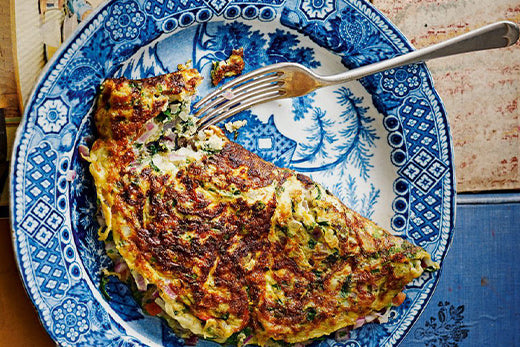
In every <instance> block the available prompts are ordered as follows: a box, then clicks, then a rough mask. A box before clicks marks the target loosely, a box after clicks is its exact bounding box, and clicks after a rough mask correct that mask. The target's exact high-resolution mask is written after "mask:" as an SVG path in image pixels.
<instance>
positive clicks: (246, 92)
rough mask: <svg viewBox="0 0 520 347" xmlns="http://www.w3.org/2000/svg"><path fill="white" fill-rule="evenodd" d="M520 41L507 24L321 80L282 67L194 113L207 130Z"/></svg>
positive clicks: (229, 87) (237, 85) (259, 73)
mask: <svg viewBox="0 0 520 347" xmlns="http://www.w3.org/2000/svg"><path fill="white" fill-rule="evenodd" d="M518 37H519V28H518V25H517V24H515V23H513V22H509V21H501V22H496V23H493V24H489V25H486V26H484V27H481V28H479V29H476V30H473V31H470V32H468V33H466V34H462V35H460V36H457V37H454V38H451V39H449V40H446V41H443V42H440V43H437V44H434V45H431V46H428V47H425V48H421V49H419V50H416V51H412V52H409V53H406V54H403V55H400V56H397V57H394V58H391V59H387V60H382V61H379V62H377V63H373V64H369V65H365V66H362V67H358V68H355V69H353V70H349V71H346V72H343V73H339V74H336V75H330V76H321V75H318V74H316V73H314V72H312V71H311V70H309V69H308V68H306V67H305V66H303V65H300V64H296V63H278V64H273V65H269V66H265V67H262V68H259V69H257V70H254V71H251V72H249V73H247V74H244V75H242V76H240V77H238V78H235V79H234V80H232V81H231V82H229V83H226V84H225V85H224V86H222V87H221V88H219V89H216V90H215V91H213V92H212V93H210V94H208V95H207V96H206V97H204V98H203V99H201V100H200V101H198V102H197V103H196V104H195V105H194V106H193V109H194V110H195V116H196V117H198V118H199V119H198V120H197V127H198V129H199V130H203V129H205V128H207V127H208V126H210V125H213V124H216V123H218V122H220V121H223V120H225V119H227V118H229V117H231V116H232V115H234V114H236V113H238V112H241V111H243V110H245V109H248V108H250V107H252V106H254V105H258V104H262V103H265V102H268V101H272V100H276V99H284V98H292V97H297V96H302V95H305V94H308V93H310V92H312V91H314V90H316V89H318V88H321V87H326V86H332V85H336V84H340V83H345V82H349V81H352V80H356V79H360V78H362V77H365V76H368V75H372V74H375V73H378V72H381V71H385V70H389V69H392V68H396V67H400V66H403V65H408V64H413V63H418V62H425V61H427V60H430V59H435V58H440V57H446V56H450V55H454V54H460V53H467V52H473V51H480V50H486V49H492V48H501V47H507V46H510V45H512V44H514V43H515V42H516V41H517V40H518Z"/></svg>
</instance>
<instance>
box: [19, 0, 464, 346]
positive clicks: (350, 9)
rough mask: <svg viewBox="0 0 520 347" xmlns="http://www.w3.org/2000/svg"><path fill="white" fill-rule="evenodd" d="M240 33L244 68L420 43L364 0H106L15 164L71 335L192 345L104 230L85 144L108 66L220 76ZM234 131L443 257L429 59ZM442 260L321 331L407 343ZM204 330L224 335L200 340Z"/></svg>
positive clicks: (318, 62) (60, 337)
mask: <svg viewBox="0 0 520 347" xmlns="http://www.w3.org/2000/svg"><path fill="white" fill-rule="evenodd" d="M238 47H244V51H245V60H246V64H247V65H246V70H252V69H254V68H256V67H259V66H263V65H267V64H271V63H275V62H280V61H295V62H299V63H302V64H304V65H306V66H308V67H310V68H312V69H315V70H317V71H319V72H321V73H337V72H340V71H342V70H344V69H345V68H354V67H356V66H360V65H364V64H368V63H371V62H375V61H379V60H381V59H386V58H390V57H392V56H395V55H398V54H402V53H405V52H408V51H410V50H411V49H412V48H411V46H410V44H409V43H408V42H407V41H406V39H405V38H404V37H403V35H402V34H401V33H400V32H399V31H398V30H397V29H396V28H395V27H394V26H393V25H392V24H391V23H389V22H388V21H387V20H386V19H385V18H384V17H383V16H382V15H381V14H380V13H379V12H378V11H377V10H375V9H374V8H373V7H372V6H371V5H370V4H368V3H366V2H364V1H359V0H238V1H232V0H204V1H202V0H155V1H152V0H139V1H137V0H124V1H113V2H109V3H107V4H106V5H104V6H103V7H101V8H100V9H99V10H97V11H96V12H95V13H94V14H93V15H92V16H91V18H90V20H88V21H87V22H86V23H85V24H83V25H82V26H81V27H80V28H79V29H78V30H77V32H76V34H75V35H74V36H73V37H72V38H71V39H70V40H69V41H68V42H67V43H66V44H65V45H64V46H63V47H62V48H61V49H60V50H59V51H58V52H57V53H56V55H55V56H54V58H53V60H52V61H51V62H50V63H49V64H48V66H47V69H46V70H45V72H44V73H43V74H42V76H41V77H40V79H39V81H38V82H37V84H36V87H35V89H34V92H33V94H32V96H31V98H30V100H29V102H28V104H27V107H26V111H25V117H24V121H23V122H22V124H21V125H20V127H19V130H18V133H17V138H16V143H15V148H14V152H13V160H12V167H11V169H12V170H11V183H10V188H11V216H12V226H13V241H14V246H15V252H16V257H17V260H18V265H19V268H20V272H21V275H22V278H23V281H24V283H25V286H26V289H27V292H28V293H29V295H30V297H31V299H32V300H33V302H34V305H35V306H36V309H37V311H38V313H39V316H40V319H41V321H42V323H43V325H44V326H45V328H46V329H47V330H48V332H49V334H50V335H51V336H52V338H53V339H54V340H56V341H57V342H58V343H59V344H61V345H64V346H70V345H86V346H94V345H106V346H111V345H114V346H115V345H117V346H126V345H135V346H141V345H143V346H145V345H146V346H147V345H163V346H180V345H183V343H184V342H183V340H182V339H180V338H178V337H176V336H175V335H174V334H173V333H172V331H171V330H170V329H169V328H168V326H167V325H166V324H165V323H164V322H163V321H162V320H160V319H157V318H155V317H150V316H148V315H146V314H144V313H143V312H142V310H141V308H140V307H139V306H138V305H137V304H136V302H135V301H134V300H133V299H132V298H131V296H130V293H129V290H128V288H127V287H126V286H125V285H124V284H122V283H119V282H118V281H116V280H114V279H111V280H110V281H109V283H108V284H107V288H106V289H107V292H108V294H109V295H110V296H111V300H110V301H106V300H105V299H104V297H103V295H102V294H101V293H100V291H99V281H100V270H101V269H102V268H105V267H108V266H110V259H109V258H108V257H107V256H106V254H105V252H104V249H103V246H102V243H101V242H100V241H98V240H97V228H98V223H97V220H96V218H95V213H96V209H97V207H96V199H95V191H94V187H93V183H92V179H91V177H90V176H89V174H88V167H87V164H86V163H85V162H84V161H82V160H81V159H80V158H79V154H78V151H77V148H78V146H79V145H80V144H85V145H91V144H92V141H93V136H94V135H93V124H92V107H93V104H94V101H95V95H96V91H97V88H98V86H99V84H100V83H101V81H102V80H103V79H104V78H107V77H113V76H125V77H130V78H144V77H149V76H153V75H158V74H162V73H166V72H169V71H172V70H175V69H176V66H177V64H179V63H184V62H185V61H187V60H191V61H192V62H193V64H194V66H195V67H197V68H198V69H200V70H201V72H202V74H203V75H204V76H207V77H208V78H206V81H205V82H204V83H203V85H202V86H201V89H200V95H204V94H206V93H207V92H208V91H209V90H210V89H211V88H212V87H211V85H210V83H209V70H210V67H211V62H212V61H214V60H220V59H223V58H225V57H226V56H227V55H228V54H229V53H230V52H231V50H232V49H233V48H238ZM235 119H246V120H247V121H248V124H247V126H246V127H244V128H242V129H240V131H239V133H238V135H237V136H236V138H235V134H229V136H230V137H231V138H232V139H235V140H236V141H237V142H238V143H240V144H242V145H243V146H244V147H246V148H248V149H250V150H251V151H253V152H256V153H258V154H259V155H260V156H262V157H263V158H265V159H266V160H270V161H272V162H274V163H276V164H277V165H280V166H284V167H289V168H291V169H294V170H297V171H299V172H304V173H306V174H308V175H310V176H311V177H312V178H313V179H315V180H317V181H319V182H321V183H322V184H324V185H325V186H326V187H327V188H329V189H330V190H331V191H332V192H333V193H334V194H336V195H337V196H338V197H339V198H340V199H342V200H343V201H344V202H345V203H347V204H348V205H349V206H351V207H352V208H354V209H355V210H357V211H359V212H360V213H362V214H363V215H365V216H367V217H370V218H372V219H374V220H375V221H376V222H378V223H379V224H380V225H382V226H383V227H386V228H388V229H390V230H392V231H393V232H394V233H396V234H398V235H400V236H402V237H405V238H407V239H408V240H410V241H411V242H414V243H415V244H418V245H421V246H423V247H424V248H425V249H426V250H427V251H428V252H429V253H430V254H432V257H433V259H434V260H436V261H439V262H441V263H442V260H443V258H444V256H445V254H446V251H447V249H448V247H449V244H450V241H451V237H452V228H453V220H454V199H455V190H454V185H455V183H454V172H453V162H452V149H451V140H450V135H449V128H448V124H447V119H446V115H445V111H444V108H443V106H442V103H441V101H440V98H439V97H438V95H437V94H436V92H435V90H434V88H433V85H432V81H431V78H430V75H429V72H428V70H427V68H426V66H425V65H422V64H418V65H411V66H406V67H402V68H397V69H392V70H389V71H385V72H382V73H378V74H376V75H373V76H370V77H367V78H364V79H362V80H361V81H356V82H351V83H347V84H345V85H342V86H337V87H331V88H325V89H322V90H319V91H316V92H314V93H312V94H310V95H308V96H304V97H301V98H297V99H293V100H283V101H278V102H275V103H271V104H266V105H261V106H259V107H256V108H254V109H251V110H248V111H245V112H243V113H241V114H239V115H236V116H235ZM438 277H439V273H438V272H437V273H434V274H425V275H424V276H422V277H421V278H419V279H417V280H415V281H414V282H412V283H411V284H410V285H408V286H407V289H406V293H407V299H406V301H405V302H404V304H403V305H401V306H399V307H397V308H394V309H393V310H392V314H391V320H390V321H389V322H388V323H385V324H367V325H365V326H364V327H362V328H360V329H356V330H354V331H353V332H352V333H351V336H350V339H349V340H348V341H343V342H336V341H334V340H333V337H330V338H328V339H326V340H324V341H320V342H314V345H319V346H395V345H397V344H398V343H399V342H400V341H401V340H402V339H403V337H404V335H405V334H406V333H407V331H408V330H409V329H410V327H411V325H412V324H413V322H414V321H415V320H416V319H417V317H418V315H419V314H420V312H421V311H422V310H423V308H424V306H425V305H426V304H427V302H428V300H429V298H430V297H431V295H432V291H433V289H434V287H435V285H436V283H437V281H438ZM199 345H208V346H209V345H216V344H215V343H212V342H209V341H199Z"/></svg>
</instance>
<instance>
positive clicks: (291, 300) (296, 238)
mask: <svg viewBox="0 0 520 347" xmlns="http://www.w3.org/2000/svg"><path fill="white" fill-rule="evenodd" d="M185 71H186V70H181V71H180V72H178V73H177V74H180V75H182V76H180V77H179V76H177V77H174V78H173V77H172V76H168V75H166V76H168V77H156V78H155V79H153V80H147V81H144V82H141V84H142V86H141V91H140V93H143V92H144V95H153V97H154V98H155V99H154V101H153V102H152V101H149V100H147V99H146V98H144V97H139V96H137V95H136V94H135V93H134V91H135V87H132V85H133V83H135V81H130V80H124V79H118V80H107V81H106V82H105V83H104V88H103V92H102V97H101V98H100V102H99V104H98V108H97V113H96V124H97V127H98V132H99V134H100V135H101V136H100V138H99V139H98V140H97V141H96V142H95V144H94V146H93V148H92V151H91V153H90V158H89V160H90V161H91V168H90V171H91V173H92V174H93V176H94V179H95V183H96V188H97V192H98V197H99V200H100V202H101V207H102V210H103V214H104V217H105V219H106V223H107V227H106V229H103V230H102V231H101V233H100V235H101V237H102V238H106V237H107V236H108V235H109V233H110V232H111V236H112V238H113V241H114V242H115V246H116V248H117V251H118V253H119V254H120V256H121V257H122V259H124V261H125V262H126V263H127V264H128V267H129V268H130V270H131V272H132V273H133V274H134V277H135V276H141V277H142V278H144V279H145V280H146V283H147V284H148V286H149V287H150V286H154V288H155V287H156V288H157V289H158V291H159V295H160V298H159V299H157V300H156V302H157V303H158V304H159V306H160V307H161V309H162V314H163V316H165V317H167V319H168V322H169V323H170V324H171V325H172V327H174V328H175V329H177V331H178V333H179V334H188V335H189V334H190V333H194V334H196V335H198V336H201V337H204V338H208V339H212V340H215V341H217V342H221V343H223V342H226V341H227V342H232V343H237V344H242V343H256V344H260V345H266V344H267V345H269V344H273V343H274V341H285V342H289V343H295V342H302V341H307V340H309V339H312V338H316V337H320V336H322V335H326V334H329V333H332V332H334V331H336V330H338V329H341V328H344V327H349V326H354V325H355V324H356V322H357V321H358V319H360V318H364V317H367V316H370V315H373V314H374V312H376V311H382V310H384V309H386V308H387V307H389V306H391V305H392V300H393V299H394V298H395V296H396V295H397V294H398V293H400V292H401V291H402V290H403V287H404V286H405V285H406V284H407V283H408V282H410V281H411V280H413V279H414V278H416V277H418V276H420V275H421V274H422V272H423V270H424V269H425V268H426V267H431V268H432V269H433V268H435V266H436V264H434V263H432V262H431V261H430V256H429V255H428V254H427V253H426V252H425V251H424V250H422V249H421V248H420V247H417V246H414V245H412V244H410V243H408V242H407V241H405V240H404V239H402V238H399V237H396V236H393V235H391V234H390V233H388V232H387V231H385V230H383V229H381V228H380V227H378V226H377V225H376V224H375V223H373V222H371V221H369V220H367V219H365V218H363V217H362V216H360V215H359V214H357V213H356V212H354V211H352V210H350V209H349V208H347V207H346V206H344V205H343V204H342V203H341V202H340V201H339V200H338V199H337V198H335V197H334V196H332V195H331V194H330V193H329V192H328V191H327V190H326V189H324V188H323V187H321V186H320V185H319V184H317V183H315V182H313V181H312V180H311V179H310V178H308V177H307V176H304V175H300V174H297V173H295V172H293V171H291V170H288V169H281V168H278V167H276V166H274V165H273V164H271V163H269V162H266V161H264V160H262V159H261V158H260V157H258V156H257V155H255V154H253V153H251V152H249V151H247V150H245V149H244V148H243V147H241V146H240V145H238V144H236V143H233V142H231V141H229V140H228V139H227V138H226V137H225V136H224V134H223V132H222V131H221V130H220V129H219V128H215V127H212V128H211V129H209V130H206V131H204V132H203V133H198V134H197V133H195V134H194V135H191V134H188V135H186V134H185V130H186V129H188V128H190V127H189V126H186V123H190V122H191V123H193V120H192V119H190V118H189V117H188V118H186V119H183V118H185V117H184V114H183V112H185V108H186V107H188V106H187V105H188V104H187V102H184V101H183V102H184V104H183V105H184V108H183V107H180V109H181V111H178V109H179V107H177V104H178V102H177V100H179V99H184V98H186V96H182V97H180V98H179V99H176V98H175V97H172V96H173V94H170V95H165V93H164V88H163V89H162V90H163V92H157V87H156V85H158V84H159V85H160V84H163V83H164V81H163V79H166V80H176V81H182V82H181V83H179V82H177V84H176V85H178V86H181V87H180V88H181V92H180V93H179V94H182V93H184V95H190V94H192V90H193V88H192V87H193V86H194V85H196V84H197V83H198V81H199V80H200V78H199V77H198V75H196V74H194V73H193V71H191V70H190V73H189V74H187V73H186V72H185ZM193 81H196V82H197V83H193ZM107 88H110V89H107ZM148 89H153V91H154V92H151V91H149V90H148ZM108 90H109V91H108ZM128 90H132V93H131V94H129V99H124V95H126V94H127V93H128V92H127V91H128ZM139 95H141V94H139ZM115 96H117V98H118V99H117V100H123V102H113V100H114V97H115ZM162 98H165V99H166V100H169V101H168V103H173V104H174V105H173V106H172V107H171V109H172V110H175V112H177V111H178V114H176V115H173V114H172V112H170V111H169V109H167V108H166V106H158V107H155V106H154V105H156V104H157V105H158V104H159V103H158V100H162ZM104 99H106V100H110V101H109V102H108V103H107V102H106V101H104ZM129 100H130V102H131V103H134V104H135V103H136V102H137V104H139V105H144V104H146V105H151V106H150V112H149V113H147V115H146V116H145V117H144V118H142V115H141V114H138V113H139V112H138V111H132V110H130V108H129V107H128V106H127V103H128V101H129ZM171 100H173V101H171ZM106 105H108V107H107V106H106ZM168 107H170V106H168ZM134 110H135V108H134ZM179 117H180V118H179ZM123 118H124V119H123ZM141 119H142V120H143V121H140V120H141ZM134 120H135V122H137V123H138V124H134ZM139 122H140V123H139ZM152 123H153V124H152ZM172 123H173V124H174V126H173V127H172V126H171V124H172ZM150 124H152V125H153V126H152V125H150ZM143 128H144V129H145V130H144V131H143ZM109 129H110V130H109ZM171 129H177V130H176V131H172V130H171ZM183 131H184V133H183ZM147 132H149V133H151V135H150V134H147ZM143 133H144V135H143Z"/></svg>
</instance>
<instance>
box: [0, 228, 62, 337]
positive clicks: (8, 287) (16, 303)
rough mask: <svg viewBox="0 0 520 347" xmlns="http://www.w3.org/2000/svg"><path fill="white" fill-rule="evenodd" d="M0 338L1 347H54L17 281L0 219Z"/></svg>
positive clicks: (7, 231)
mask: <svg viewBox="0 0 520 347" xmlns="http://www.w3.org/2000/svg"><path fill="white" fill-rule="evenodd" d="M0 336H1V343H0V345H2V346H40V347H45V346H49V347H50V346H55V344H54V342H53V341H52V339H51V338H50V337H49V335H48V334H47V332H46V331H45V329H44V328H43V326H42V325H41V323H40V321H39V320H38V316H37V314H36V309H35V308H34V306H33V305H32V302H31V300H30V299H29V297H28V296H27V293H26V292H25V289H24V287H23V284H22V280H21V279H20V275H19V273H18V267H17V265H16V263H15V260H14V254H13V245H12V241H11V231H10V227H9V220H8V219H0Z"/></svg>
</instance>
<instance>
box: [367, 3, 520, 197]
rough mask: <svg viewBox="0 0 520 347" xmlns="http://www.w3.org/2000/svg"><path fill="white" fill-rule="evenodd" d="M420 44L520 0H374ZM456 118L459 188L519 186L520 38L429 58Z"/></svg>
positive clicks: (489, 18) (516, 17)
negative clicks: (508, 44)
mask: <svg viewBox="0 0 520 347" xmlns="http://www.w3.org/2000/svg"><path fill="white" fill-rule="evenodd" d="M373 4H374V5H375V6H376V7H378V8H379V9H380V10H381V11H382V12H383V13H384V14H385V15H386V16H387V17H388V18H390V20H392V21H393V22H394V23H395V24H396V25H397V26H398V27H399V28H400V29H401V31H403V33H404V34H405V35H406V36H407V37H408V38H409V39H410V41H411V42H412V44H414V45H415V46H416V47H417V48H420V47H424V46H426V45H429V44H432V43H435V42H438V41H440V40H444V39H448V38H451V37H453V36H455V35H458V34H461V33H464V32H466V31H469V30H472V29H476V28H478V27H480V26H483V25H485V24H489V23H492V22H494V21H498V20H504V19H508V20H512V21H514V22H517V23H518V22H520V2H519V1H518V0H463V1H452V0H374V1H373ZM428 67H429V68H430V71H431V73H432V76H433V79H434V82H435V88H436V90H437V92H438V93H439V94H440V96H441V98H442V100H443V102H444V104H445V106H446V109H447V112H448V118H449V121H450V125H451V130H452V135H453V142H454V150H455V166H456V171H455V173H456V176H457V191H458V192H471V191H488V190H504V189H519V188H520V167H519V165H518V159H519V158H520V140H519V134H520V118H519V116H520V109H519V102H520V43H517V44H516V45H514V46H513V47H510V48H507V49H500V50H493V51H486V52H477V53H469V54H466V55H461V56H454V57H449V58H442V59H439V60H434V61H431V62H429V63H428Z"/></svg>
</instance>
